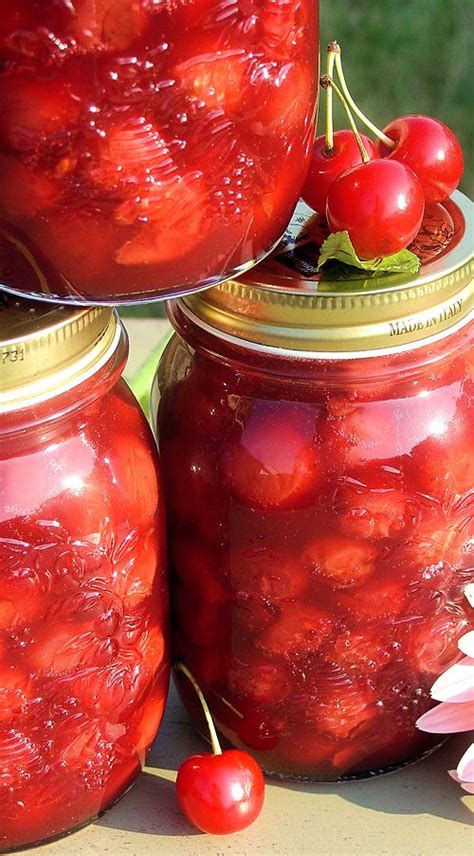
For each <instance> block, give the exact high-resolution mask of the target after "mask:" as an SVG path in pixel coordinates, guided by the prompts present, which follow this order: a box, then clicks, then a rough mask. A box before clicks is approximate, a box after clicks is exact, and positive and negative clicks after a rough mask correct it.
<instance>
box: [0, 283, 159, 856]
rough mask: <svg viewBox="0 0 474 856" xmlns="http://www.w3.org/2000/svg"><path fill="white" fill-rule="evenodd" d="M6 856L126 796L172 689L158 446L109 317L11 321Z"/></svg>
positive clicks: (2, 636)
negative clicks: (125, 375) (127, 378)
mask: <svg viewBox="0 0 474 856" xmlns="http://www.w3.org/2000/svg"><path fill="white" fill-rule="evenodd" d="M0 331H1V336H0V339H1V342H0V348H1V353H2V374H1V375H0V802H1V807H2V808H1V813H0V851H2V852H3V851H4V850H6V851H8V850H11V849H12V848H13V847H19V846H25V845H29V844H33V843H37V842H40V841H44V840H47V839H49V838H52V837H56V836H58V835H61V834H63V833H66V832H69V831H71V830H72V829H74V828H75V827H77V826H80V825H82V824H84V823H86V822H88V821H90V820H92V819H93V818H95V817H97V815H98V814H99V813H101V812H103V811H104V810H105V809H107V808H108V807H109V806H110V805H111V804H112V803H113V802H114V801H115V800H117V799H118V798H119V797H120V796H121V795H122V794H123V793H124V791H125V790H126V789H127V788H128V787H129V786H130V785H131V783H132V782H133V780H134V779H135V777H136V775H137V774H138V772H139V771H140V769H141V765H142V764H143V762H144V758H145V755H146V752H147V750H148V748H149V747H150V744H151V742H152V740H153V739H154V737H155V734H156V731H157V729H158V727H159V724H160V721H161V718H162V714H163V709H164V705H165V702H166V697H167V691H168V678H169V657H168V642H167V612H168V603H167V584H166V577H165V556H164V543H165V541H164V521H163V507H162V499H161V491H160V482H159V473H158V459H157V454H156V450H155V446H154V441H153V438H152V436H151V433H150V431H149V428H148V426H147V423H146V420H145V418H144V416H143V414H142V413H141V411H140V409H139V407H138V404H137V403H136V401H135V399H134V398H133V396H132V395H131V393H130V391H129V389H128V388H127V386H126V384H125V383H124V381H123V380H121V379H120V374H121V371H122V369H123V365H124V361H125V357H126V341H125V337H124V333H123V330H121V328H120V327H119V326H118V322H117V319H116V317H115V315H114V314H113V313H112V312H111V311H110V310H102V309H101V310H85V311H82V310H81V311H70V310H64V309H61V308H58V307H54V308H53V307H51V308H50V309H47V307H46V304H35V303H30V302H28V303H27V302H26V301H19V302H18V303H15V300H14V298H7V300H6V301H4V302H3V303H2V304H1V306H0Z"/></svg>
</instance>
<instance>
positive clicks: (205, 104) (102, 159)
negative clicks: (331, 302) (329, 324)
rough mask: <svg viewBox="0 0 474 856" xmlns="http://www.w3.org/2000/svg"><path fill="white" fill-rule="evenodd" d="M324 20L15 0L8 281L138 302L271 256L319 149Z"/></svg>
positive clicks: (208, 8)
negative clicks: (317, 122) (321, 28)
mask: <svg viewBox="0 0 474 856" xmlns="http://www.w3.org/2000/svg"><path fill="white" fill-rule="evenodd" d="M318 12H319V0H245V2H240V0H239V2H230V3H229V2H227V0H163V2H162V1H161V0H67V2H56V3H38V2H37V0H17V2H15V3H12V2H11V0H0V20H1V26H0V175H1V178H0V218H1V221H2V224H1V225H2V228H1V233H0V236H1V241H0V244H1V246H0V250H1V252H0V283H2V285H3V286H4V287H6V288H8V289H11V290H12V291H16V292H17V293H22V294H30V295H33V296H34V295H39V296H41V297H42V298H44V299H46V300H47V299H51V298H54V297H56V298H60V299H61V300H68V301H72V302H76V303H77V302H80V301H85V302H87V303H89V304H90V303H107V302H109V303H120V302H127V301H131V302H136V301H137V300H150V299H155V298H157V297H164V296H173V295H177V294H182V293H186V292H189V291H191V290H193V289H198V288H203V287H204V286H207V285H210V284H214V283H216V282H219V281H221V280H223V279H225V278H226V277H229V276H233V275H237V274H238V273H239V272H242V271H243V270H245V269H247V268H248V267H249V266H250V265H252V264H253V263H255V261H256V260H258V259H260V258H262V257H263V256H264V255H265V254H266V253H268V251H269V250H270V249H271V248H272V247H273V246H274V244H275V242H276V241H279V240H280V238H281V236H282V234H283V232H284V230H285V229H286V227H287V224H288V222H289V220H290V217H291V214H292V211H293V209H294V206H295V205H296V202H297V199H298V195H299V192H300V190H301V188H302V186H303V182H304V180H305V178H306V172H307V168H308V165H309V159H310V156H311V148H312V143H313V138H314V130H315V110H316V101H317V90H318V78H319V71H318V50H319V30H318ZM84 246H87V248H88V251H87V253H84V251H83V248H84Z"/></svg>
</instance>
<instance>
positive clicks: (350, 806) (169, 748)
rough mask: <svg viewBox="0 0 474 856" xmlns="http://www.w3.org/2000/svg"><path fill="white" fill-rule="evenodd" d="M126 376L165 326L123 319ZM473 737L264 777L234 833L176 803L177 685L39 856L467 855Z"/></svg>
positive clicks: (185, 730)
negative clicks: (394, 756)
mask: <svg viewBox="0 0 474 856" xmlns="http://www.w3.org/2000/svg"><path fill="white" fill-rule="evenodd" d="M127 327H128V330H129V334H130V341H131V359H130V361H129V365H128V367H127V376H128V377H131V376H133V375H134V374H135V373H136V371H137V370H138V369H139V367H140V365H141V364H142V363H143V362H144V361H145V360H146V358H147V356H148V355H149V354H150V353H151V352H152V350H153V349H154V348H155V347H156V345H157V343H158V341H159V339H160V338H161V336H163V334H164V333H165V332H166V329H167V322H166V321H161V320H158V319H153V320H150V321H144V320H141V319H130V320H129V321H127ZM470 740H471V737H470V736H469V735H466V734H465V735H460V736H457V737H455V738H453V739H452V740H450V741H449V742H448V743H446V744H445V745H444V746H443V747H442V748H441V749H440V750H439V751H438V752H436V753H434V754H433V755H432V756H431V757H429V758H427V759H425V760H424V761H423V762H422V763H420V764H415V765H414V766H412V767H409V768H406V769H405V770H403V771H401V772H398V773H395V774H392V775H390V776H385V777H382V778H377V779H372V780H370V781H365V782H351V783H347V784H342V785H341V784H325V785H308V784H301V785H300V784H295V783H283V782H280V781H276V780H274V781H272V780H269V781H268V783H267V792H266V793H267V795H266V805H265V807H264V810H263V812H262V815H261V816H260V818H259V819H258V821H257V822H256V823H255V824H254V825H253V826H251V827H250V828H249V829H247V830H245V831H243V832H240V833H238V834H236V835H232V836H222V837H221V836H219V837H216V836H207V835H202V834H200V833H199V832H197V831H196V830H194V829H193V828H192V827H191V826H190V825H189V824H188V823H187V821H186V820H185V819H184V817H183V816H182V814H181V812H180V810H179V808H178V805H177V803H176V797H175V788H174V780H175V778H176V770H177V768H178V766H179V764H180V763H181V762H182V761H184V759H185V758H186V757H188V756H189V755H190V754H193V753H195V752H201V751H208V747H207V746H206V744H205V743H204V742H203V740H202V739H201V738H200V737H198V736H197V735H196V734H195V733H194V731H193V729H192V726H191V724H190V722H189V719H188V717H187V714H186V713H185V711H184V709H183V707H182V705H181V703H180V701H179V700H178V698H177V695H176V693H175V692H174V690H172V691H171V694H170V699H169V702H168V706H167V710H166V714H165V719H164V722H163V724H162V727H161V729H160V733H159V735H158V737H157V739H156V741H155V744H154V746H153V749H152V751H151V753H150V756H149V758H148V765H147V767H146V768H145V770H144V771H143V773H141V775H140V776H139V777H138V779H137V782H136V784H135V785H134V787H133V788H132V789H131V790H130V791H129V793H128V794H127V795H126V796H125V797H124V798H123V799H122V800H121V801H120V802H119V803H118V804H117V805H116V806H114V808H112V809H111V810H110V811H109V812H107V813H106V814H105V815H104V816H103V817H102V818H100V819H99V820H98V821H97V822H96V823H95V824H93V825H91V826H88V827H86V828H85V829H83V830H81V831H79V832H77V833H75V834H74V835H72V836H71V837H69V838H64V839H62V840H61V841H57V842H55V843H53V844H49V845H46V846H44V847H41V848H38V849H37V850H35V851H21V852H22V853H27V852H30V853H31V852H33V853H39V854H43V853H44V854H45V856H96V854H97V856H152V854H153V855H154V854H163V856H168V854H170V856H172V854H173V856H174V854H176V853H179V854H180V856H211V854H212V856H290V854H291V856H372V854H374V856H425V854H426V856H428V854H429V856H469V854H472V853H474V827H473V812H474V796H468V795H467V794H464V796H463V795H462V794H463V791H462V790H461V789H460V788H459V786H458V785H457V784H455V783H454V782H453V781H452V780H451V779H450V778H449V776H448V775H447V772H446V770H448V769H451V768H453V767H455V766H456V764H457V761H458V760H459V758H460V757H461V755H462V753H463V751H464V750H465V748H466V747H467V745H468V744H469V742H470Z"/></svg>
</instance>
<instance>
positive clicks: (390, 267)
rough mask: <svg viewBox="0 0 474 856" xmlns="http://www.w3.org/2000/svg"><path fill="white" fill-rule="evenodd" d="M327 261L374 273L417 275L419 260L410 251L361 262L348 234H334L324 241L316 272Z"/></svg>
mask: <svg viewBox="0 0 474 856" xmlns="http://www.w3.org/2000/svg"><path fill="white" fill-rule="evenodd" d="M328 261H338V262H343V263H344V264H346V265H350V266H351V267H356V268H359V270H365V271H375V272H376V273H418V271H419V269H420V260H419V258H418V256H415V253H412V252H410V250H401V251H400V252H399V253H394V254H393V255H392V256H386V257H385V258H383V259H369V260H368V261H362V259H360V258H359V257H358V255H357V253H356V251H355V250H354V247H353V246H352V241H351V239H350V238H349V233H348V232H334V233H333V234H332V235H329V237H327V238H326V240H325V241H324V243H323V245H322V247H321V251H320V255H319V261H318V270H321V268H322V266H323V265H324V264H326V262H328Z"/></svg>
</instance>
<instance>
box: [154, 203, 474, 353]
mask: <svg viewBox="0 0 474 856" xmlns="http://www.w3.org/2000/svg"><path fill="white" fill-rule="evenodd" d="M473 225H474V224H473V212H472V204H471V203H470V201H469V200H468V199H467V197H466V196H464V195H463V194H462V193H459V192H456V193H455V194H454V195H453V197H452V199H450V200H448V201H446V202H445V203H443V205H440V204H438V205H434V206H430V208H429V209H427V212H426V215H425V219H424V221H423V224H422V228H421V230H420V233H419V234H418V236H417V238H416V239H415V242H414V244H413V245H412V247H411V249H413V250H414V251H415V252H416V253H417V255H418V256H419V257H420V258H421V261H422V266H421V269H420V271H419V273H418V274H416V275H413V274H385V275H380V274H379V275H376V274H367V273H365V272H363V271H358V270H356V269H355V268H349V267H344V266H338V267H337V268H335V267H332V268H329V269H328V270H324V271H323V272H322V273H318V272H317V261H318V255H319V247H320V246H321V243H322V241H323V240H324V238H325V237H326V234H327V232H326V229H327V227H326V224H325V222H324V220H323V218H321V217H319V216H318V215H316V214H315V213H314V212H313V211H311V209H310V208H308V207H307V206H306V205H305V204H304V203H303V202H300V203H299V205H298V207H297V208H296V211H295V213H294V216H293V219H292V221H291V223H290V226H289V227H288V230H287V232H286V234H285V236H284V238H283V240H282V241H281V243H280V244H279V245H278V247H277V248H276V249H275V250H274V251H273V253H271V255H270V256H268V258H267V259H266V260H265V261H263V262H262V263H261V264H259V265H257V266H256V267H254V268H253V269H252V270H251V271H249V272H248V273H246V274H244V276H242V277H241V278H240V279H239V280H229V281H227V282H224V283H222V284H220V285H218V286H216V287H215V288H212V289H209V290H208V291H205V292H200V293H198V294H193V295H189V296H187V297H184V298H181V299H179V300H178V301H176V302H175V303H172V304H171V305H170V312H171V315H173V312H174V311H175V309H174V307H179V309H180V311H182V312H183V313H184V314H185V315H186V316H188V317H189V318H190V319H191V320H192V321H194V322H195V323H196V324H198V325H200V326H201V327H204V328H206V329H208V331H209V332H212V333H214V334H215V335H216V334H217V335H219V336H220V337H223V338H225V339H227V340H229V341H232V342H233V343H235V344H243V343H245V345H246V346H248V347H253V348H258V349H259V350H266V351H277V352H278V353H282V351H285V352H289V351H290V352H292V353H295V354H296V355H299V356H317V357H319V358H323V357H326V358H331V357H332V358H334V357H338V358H341V357H354V356H368V355H369V354H371V353H376V354H380V353H384V352H385V353H388V352H392V351H393V350H394V349H401V348H405V349H406V348H413V347H416V346H417V345H419V344H422V343H423V342H424V341H425V340H426V339H428V338H430V339H431V338H433V337H440V336H443V335H446V334H447V333H448V332H449V331H451V330H452V329H453V328H454V327H455V326H459V325H462V324H463V323H466V321H467V320H468V318H469V316H470V314H472V309H473V302H474V301H473V295H474V290H473V273H474V266H473V234H474V229H473Z"/></svg>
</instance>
